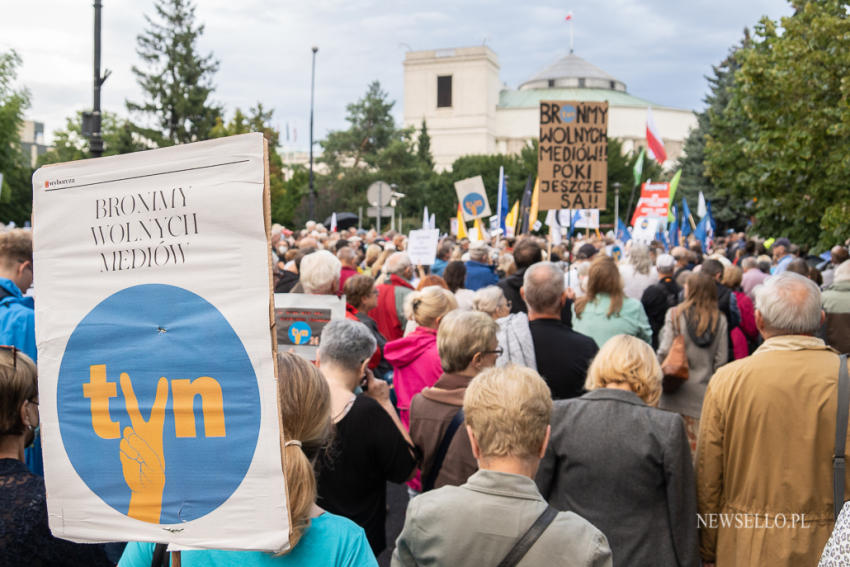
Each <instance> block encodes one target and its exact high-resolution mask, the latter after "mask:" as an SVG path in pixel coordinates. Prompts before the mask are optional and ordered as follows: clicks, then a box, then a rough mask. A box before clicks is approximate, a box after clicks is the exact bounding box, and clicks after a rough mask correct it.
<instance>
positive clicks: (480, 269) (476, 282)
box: [465, 243, 499, 291]
mask: <svg viewBox="0 0 850 567" xmlns="http://www.w3.org/2000/svg"><path fill="white" fill-rule="evenodd" d="M497 283H499V276H497V275H496V268H495V267H494V266H493V264H492V263H491V262H490V247H489V246H487V245H486V244H483V243H479V244H475V245H473V246H470V248H469V260H468V261H467V262H466V284H465V287H466V289H471V290H472V291H475V290H477V289H481V288H482V287H487V286H488V285H496V284H497Z"/></svg>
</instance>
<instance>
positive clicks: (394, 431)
mask: <svg viewBox="0 0 850 567" xmlns="http://www.w3.org/2000/svg"><path fill="white" fill-rule="evenodd" d="M375 346H376V342H375V337H374V336H373V335H372V331H370V330H369V328H368V327H366V325H364V324H363V323H360V322H358V321H351V320H348V319H344V320H340V321H331V322H330V323H328V324H327V325H326V326H325V328H324V329H323V330H322V335H321V340H320V342H319V353H318V356H317V359H316V363H317V364H318V365H319V370H321V372H322V374H323V375H324V377H325V379H326V380H327V382H328V386H329V387H330V392H331V416H332V419H333V422H334V429H335V432H334V440H333V444H332V446H331V447H330V448H329V450H328V451H323V452H322V453H321V454H320V456H319V460H318V462H317V465H316V470H317V473H318V474H317V475H316V476H317V477H318V495H319V497H318V500H317V504H318V505H319V506H321V507H322V508H324V509H325V510H327V511H328V512H331V513H333V514H339V515H340V516H345V517H346V518H349V519H351V520H353V521H354V522H355V523H357V524H358V525H359V526H361V527H362V528H363V529H364V530H365V531H366V537H367V538H368V539H369V545H370V546H371V547H372V551H373V552H374V553H375V555H378V554H379V553H381V551H383V549H384V548H385V547H386V534H385V531H384V520H385V518H386V512H387V504H386V483H387V481H391V482H399V483H400V482H404V481H406V480H408V479H409V478H410V477H412V476H413V472H414V471H415V470H416V458H415V450H414V448H413V443H412V442H411V440H410V436H409V435H408V434H407V430H406V429H405V428H404V426H403V425H402V424H401V420H400V419H399V417H398V414H397V413H396V411H395V408H394V407H393V405H392V403H391V402H390V396H389V386H388V385H387V383H386V382H384V381H383V380H376V379H375V377H374V376H373V375H372V372H371V371H370V370H368V365H369V359H370V358H371V357H372V353H373V352H374V351H375ZM358 386H360V387H362V388H363V389H364V393H363V394H360V395H356V394H355V391H356V390H357V387H358Z"/></svg>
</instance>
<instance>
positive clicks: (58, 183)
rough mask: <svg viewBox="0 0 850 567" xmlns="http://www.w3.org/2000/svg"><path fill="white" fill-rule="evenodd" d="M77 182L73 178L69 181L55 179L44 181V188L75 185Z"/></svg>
mask: <svg viewBox="0 0 850 567" xmlns="http://www.w3.org/2000/svg"><path fill="white" fill-rule="evenodd" d="M76 182H77V180H76V179H74V178H73V177H71V178H69V179H54V180H53V181H47V180H45V181H44V188H45V189H50V188H51V187H61V186H63V185H73V184H74V183H76Z"/></svg>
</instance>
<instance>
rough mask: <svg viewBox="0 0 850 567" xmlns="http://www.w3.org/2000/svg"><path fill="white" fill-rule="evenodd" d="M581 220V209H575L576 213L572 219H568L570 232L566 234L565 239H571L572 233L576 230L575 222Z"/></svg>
mask: <svg viewBox="0 0 850 567" xmlns="http://www.w3.org/2000/svg"><path fill="white" fill-rule="evenodd" d="M580 218H581V209H576V212H575V213H573V218H572V219H570V232H569V233H568V234H567V238H572V237H573V232H575V230H576V222H578V219H580Z"/></svg>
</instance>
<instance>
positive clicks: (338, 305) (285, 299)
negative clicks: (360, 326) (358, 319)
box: [274, 293, 345, 361]
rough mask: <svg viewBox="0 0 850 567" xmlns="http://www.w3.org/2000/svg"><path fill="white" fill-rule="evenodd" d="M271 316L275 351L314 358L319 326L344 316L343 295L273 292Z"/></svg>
mask: <svg viewBox="0 0 850 567" xmlns="http://www.w3.org/2000/svg"><path fill="white" fill-rule="evenodd" d="M274 316H275V323H276V327H277V348H278V350H280V351H282V352H290V351H291V352H294V353H295V354H297V355H298V356H302V357H304V358H306V359H307V360H310V361H314V360H316V353H317V352H318V351H319V343H320V339H321V335H322V329H324V328H325V325H327V324H328V323H330V322H331V321H335V320H338V319H345V296H342V297H337V296H335V295H311V294H307V293H276V294H274Z"/></svg>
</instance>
